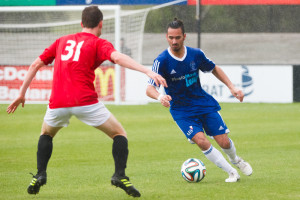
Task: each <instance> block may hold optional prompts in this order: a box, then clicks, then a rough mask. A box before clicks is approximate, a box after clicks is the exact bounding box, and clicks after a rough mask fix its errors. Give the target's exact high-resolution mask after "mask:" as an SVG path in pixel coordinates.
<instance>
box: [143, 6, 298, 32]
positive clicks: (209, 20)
mask: <svg viewBox="0 0 300 200" xmlns="http://www.w3.org/2000/svg"><path fill="white" fill-rule="evenodd" d="M201 13H202V19H201V31H202V32H238V33H239V32H300V25H299V24H300V6H299V5H293V6H291V5H289V6H287V5H275V6H274V5H273V6H270V5H254V6H202V10H201ZM203 13H205V14H204V15H203ZM175 16H177V17H178V18H179V19H182V20H183V21H184V23H185V28H186V31H187V32H197V25H196V24H197V21H196V18H195V16H196V8H195V6H183V5H177V6H170V7H166V8H162V9H159V10H154V11H151V12H150V13H149V15H148V17H147V22H146V26H145V32H154V33H161V32H165V27H166V25H167V24H168V23H169V22H170V21H172V19H173V18H174V17H175Z"/></svg>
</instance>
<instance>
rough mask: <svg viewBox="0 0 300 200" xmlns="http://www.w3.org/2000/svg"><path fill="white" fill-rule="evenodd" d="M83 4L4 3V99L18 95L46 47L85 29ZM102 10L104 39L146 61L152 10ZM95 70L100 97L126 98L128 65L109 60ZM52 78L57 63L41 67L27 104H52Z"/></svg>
mask: <svg viewBox="0 0 300 200" xmlns="http://www.w3.org/2000/svg"><path fill="white" fill-rule="evenodd" d="M84 7H85V6H39V7H0V46H1V48H0V102H2V103H8V102H11V101H12V100H13V99H14V98H15V97H16V96H17V95H18V94H19V88H20V86H21V84H22V82H23V80H24V77H25V75H26V73H27V70H28V67H29V65H30V64H31V63H32V62H33V61H34V59H35V58H36V57H38V56H39V55H40V54H41V53H42V52H43V51H44V49H45V48H47V47H48V46H49V45H50V44H52V43H53V42H54V41H55V40H56V39H58V38H59V37H61V36H63V35H66V34H71V33H76V32H80V31H81V30H82V28H81V25H80V22H81V12H82V10H83V9H84ZM99 8H100V10H101V11H102V12H103V15H104V20H103V30H102V35H101V36H100V37H101V38H103V39H107V40H108V41H110V42H111V43H113V45H114V47H115V48H116V49H117V50H119V51H121V52H123V53H125V54H128V55H129V56H131V57H132V58H133V59H134V60H136V61H138V62H141V57H142V55H141V53H142V37H143V30H144V22H145V18H146V15H147V12H148V11H147V10H143V11H142V12H141V11H139V12H137V11H122V10H121V9H120V6H118V5H115V6H99ZM129 47H130V48H129ZM95 73H96V78H95V81H94V84H95V88H96V91H97V93H98V96H99V99H100V100H101V101H106V102H115V103H116V104H120V103H122V102H125V101H126V92H125V91H126V90H125V86H126V80H125V79H126V76H125V73H126V72H125V69H124V68H120V67H119V66H115V65H113V63H111V62H108V61H107V62H104V63H103V64H101V66H99V67H98V68H97V69H96V71H95ZM51 82H52V67H51V66H49V67H45V68H42V69H41V70H39V72H38V73H37V75H36V78H35V79H34V80H33V82H32V84H31V86H30V88H29V89H28V91H27V94H26V95H27V96H26V100H27V102H29V103H30V102H33V103H47V102H48V99H49V96H50V93H51Z"/></svg>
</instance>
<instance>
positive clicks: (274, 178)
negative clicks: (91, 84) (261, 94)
mask: <svg viewBox="0 0 300 200" xmlns="http://www.w3.org/2000/svg"><path fill="white" fill-rule="evenodd" d="M6 106H7V105H0V110H1V112H0V123H1V124H0V125H1V133H0V159H1V162H0V185H1V187H0V193H1V195H0V199H3V200H4V199H5V200H9V199H13V200H15V199H18V200H21V199H24V200H25V199H26V200H27V199H32V198H33V199H35V198H38V199H47V200H49V199H70V200H74V199H79V200H81V199H86V200H88V199H91V200H95V199H99V200H100V199H109V200H114V199H116V200H117V199H118V200H119V199H132V198H130V197H128V196H127V195H126V194H125V192H124V191H122V190H120V189H117V188H115V187H113V186H111V185H110V177H111V175H112V173H113V170H114V167H113V159H112V154H111V147H112V141H111V139H109V138H108V137H107V136H105V135H104V134H102V133H100V132H99V131H98V130H96V129H94V128H92V127H89V126H87V125H85V124H83V123H82V122H80V121H79V120H77V119H76V118H75V117H73V118H72V119H71V123H70V125H69V127H67V128H63V129H62V130H61V131H60V132H59V133H58V135H57V136H56V137H55V138H54V150H53V154H52V157H51V160H50V162H49V166H48V182H47V185H45V186H43V187H42V188H41V191H40V194H38V195H36V196H30V195H28V194H27V192H26V188H27V186H28V184H29V183H30V181H31V175H29V172H33V173H35V172H36V171H35V170H36V169H35V168H36V149H37V141H38V138H39V133H40V128H41V123H42V121H43V116H44V114H45V110H46V105H25V108H18V110H17V111H16V112H15V113H14V114H12V115H7V114H6V113H5V111H4V110H5V108H6ZM221 106H222V110H221V114H222V117H223V119H224V120H225V122H226V123H227V125H228V127H229V129H230V130H231V133H230V134H229V136H230V138H231V139H232V140H233V141H234V142H235V145H236V148H237V152H238V154H239V155H240V156H242V157H243V158H244V159H245V160H247V161H249V162H250V163H251V165H252V167H253V169H254V173H253V175H252V176H250V177H247V176H244V175H242V174H241V180H240V182H238V183H233V184H231V183H225V182H224V180H225V179H226V178H227V174H226V173H225V172H223V171H222V170H221V169H219V168H217V167H216V166H215V165H213V164H212V163H211V162H210V161H208V160H207V159H206V158H205V156H204V155H203V154H202V153H201V151H200V149H199V148H198V147H197V146H195V145H191V144H189V142H188V141H187V140H186V138H185V136H184V135H183V133H181V131H180V130H179V128H178V127H177V125H176V124H175V123H174V122H173V120H172V118H171V116H170V113H169V111H168V109H165V108H163V107H162V106H161V105H159V104H149V105H139V106H114V105H108V106H107V107H108V108H109V110H110V111H111V112H112V113H113V114H114V115H115V116H116V117H117V118H118V120H119V121H120V122H121V123H122V124H123V126H124V128H125V129H126V131H127V133H128V138H129V149H130V154H129V160H128V166H127V170H126V172H127V175H128V176H129V177H130V178H131V181H132V183H133V184H134V185H135V186H136V187H137V188H138V189H139V190H140V192H141V193H142V197H141V199H146V200H154V199H162V200H170V199H172V200H176V199H178V200H183V199H184V200H186V199H224V200H225V199H234V200H237V199H239V200H240V199H245V200H246V199H247V200H249V199H250V200H251V199H254V200H256V199H260V200H269V199H276V200H287V199H290V200H296V199H299V196H300V191H299V180H298V177H299V174H300V168H299V163H300V157H299V151H300V135H299V119H300V104H299V103H293V104H247V103H242V104H230V103H224V104H221ZM212 143H213V145H214V146H215V147H217V148H218V146H217V145H216V143H215V142H214V141H212ZM219 149H220V148H219ZM189 157H196V158H199V159H201V160H202V161H203V162H204V163H205V165H206V168H207V176H206V177H205V178H204V180H203V181H201V182H200V183H196V184H191V183H187V182H185V181H184V180H183V178H182V177H181V175H180V167H181V164H182V162H183V161H185V160H186V159H187V158H189Z"/></svg>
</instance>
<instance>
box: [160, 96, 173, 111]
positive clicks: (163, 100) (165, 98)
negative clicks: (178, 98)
mask: <svg viewBox="0 0 300 200" xmlns="http://www.w3.org/2000/svg"><path fill="white" fill-rule="evenodd" d="M171 100H172V97H171V96H170V95H163V96H162V97H161V99H160V103H161V105H163V106H164V107H166V108H169V107H170V101H171Z"/></svg>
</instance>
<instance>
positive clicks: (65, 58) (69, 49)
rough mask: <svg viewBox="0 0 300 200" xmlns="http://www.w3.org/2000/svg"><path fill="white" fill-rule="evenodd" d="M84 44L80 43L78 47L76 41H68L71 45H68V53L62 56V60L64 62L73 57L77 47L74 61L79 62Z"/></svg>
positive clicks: (66, 49)
mask: <svg viewBox="0 0 300 200" xmlns="http://www.w3.org/2000/svg"><path fill="white" fill-rule="evenodd" d="M83 43H84V41H81V42H79V43H78V45H76V42H75V41H74V40H68V41H67V44H69V45H67V46H66V48H65V51H67V52H68V53H67V54H66V55H63V54H62V55H61V60H62V61H66V60H69V59H70V58H71V57H72V56H73V53H74V47H75V46H76V51H75V55H74V58H73V61H78V59H79V55H80V48H81V47H82V45H83Z"/></svg>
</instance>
